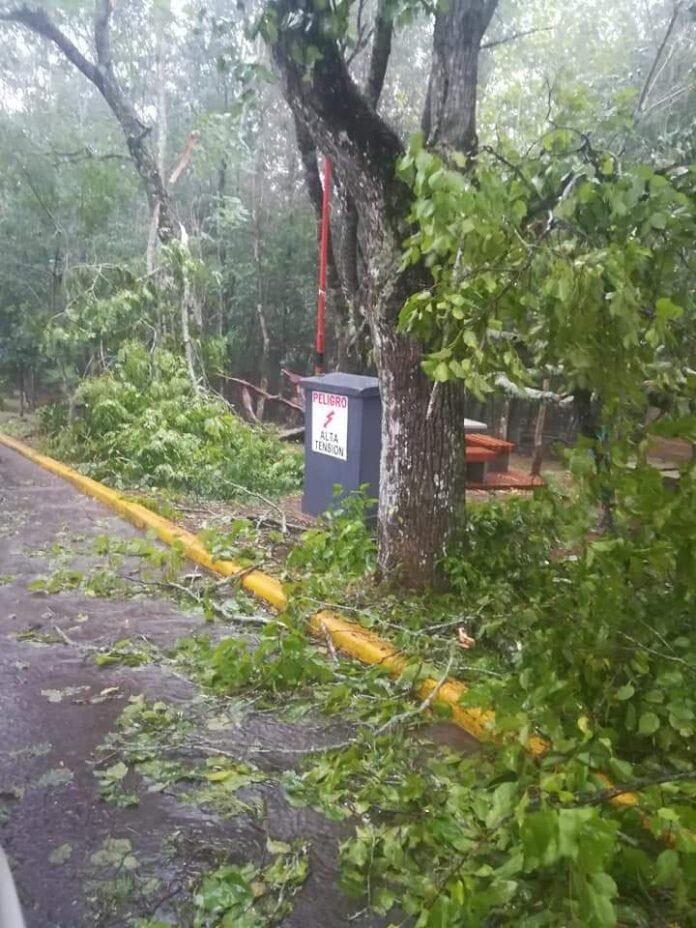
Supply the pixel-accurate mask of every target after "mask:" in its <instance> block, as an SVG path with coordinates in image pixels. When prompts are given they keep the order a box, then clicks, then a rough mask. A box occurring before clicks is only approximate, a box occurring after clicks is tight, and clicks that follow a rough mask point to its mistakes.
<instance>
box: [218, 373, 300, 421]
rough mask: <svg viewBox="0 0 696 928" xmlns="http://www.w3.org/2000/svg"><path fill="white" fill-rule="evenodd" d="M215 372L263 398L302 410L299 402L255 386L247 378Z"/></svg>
mask: <svg viewBox="0 0 696 928" xmlns="http://www.w3.org/2000/svg"><path fill="white" fill-rule="evenodd" d="M216 374H217V376H218V377H222V379H223V380H229V381H230V383H237V384H239V386H240V387H246V389H247V390H251V391H252V392H253V393H256V394H257V395H258V396H263V397H264V399H267V400H275V401H276V402H277V403H283V404H284V405H285V406H289V407H290V409H296V410H297V412H302V413H303V412H304V409H303V408H302V406H300V404H299V403H294V402H293V401H292V400H289V399H286V397H284V396H281V395H280V393H268V392H267V391H266V390H263V389H262V388H261V387H257V386H256V384H253V383H250V382H249V381H248V380H243V379H242V378H241V377H232V376H231V375H230V374H223V373H222V371H216Z"/></svg>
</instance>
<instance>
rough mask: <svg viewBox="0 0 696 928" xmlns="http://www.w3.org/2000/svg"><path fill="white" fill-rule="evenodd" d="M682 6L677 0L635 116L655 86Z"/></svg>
mask: <svg viewBox="0 0 696 928" xmlns="http://www.w3.org/2000/svg"><path fill="white" fill-rule="evenodd" d="M681 6H682V4H681V0H677V2H676V3H675V4H674V9H673V10H672V15H671V17H670V20H669V22H668V23H667V28H666V29H665V34H664V35H663V37H662V41H661V42H660V44H659V46H658V49H657V53H656V54H655V58H654V60H653V63H652V66H651V68H650V70H649V71H648V76H647V77H646V78H645V83H644V84H643V89H642V90H641V92H640V96H639V97H638V103H637V105H636V111H635V116H638V115H639V114H640V113H641V112H642V109H643V105H644V104H645V101H646V100H647V98H648V94H649V93H650V91H651V90H652V88H653V78H654V76H655V72H656V71H657V67H658V65H659V63H660V60H661V58H662V55H663V53H664V50H665V46H666V45H667V42H668V41H669V37H670V36H671V35H672V32H673V31H674V27H675V25H676V23H677V18H678V17H679V13H680V11H681Z"/></svg>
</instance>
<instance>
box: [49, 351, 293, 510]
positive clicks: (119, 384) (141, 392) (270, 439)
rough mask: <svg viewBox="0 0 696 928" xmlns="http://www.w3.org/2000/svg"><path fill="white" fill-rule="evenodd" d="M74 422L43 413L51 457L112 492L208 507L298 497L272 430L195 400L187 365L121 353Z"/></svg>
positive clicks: (79, 396)
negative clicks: (249, 494) (140, 490)
mask: <svg viewBox="0 0 696 928" xmlns="http://www.w3.org/2000/svg"><path fill="white" fill-rule="evenodd" d="M75 404H76V409H77V412H78V414H77V415H76V416H75V417H74V419H73V421H69V418H68V410H67V408H66V407H65V406H61V405H54V406H50V407H46V408H45V409H44V410H42V413H41V424H42V428H43V431H44V434H45V436H46V438H47V442H48V450H49V451H50V452H51V453H53V454H55V455H56V456H57V457H59V458H61V459H63V460H67V461H70V462H72V463H74V464H76V465H77V466H78V467H79V468H80V469H81V470H82V471H84V472H85V473H87V474H89V475H90V476H91V477H94V478H96V479H98V480H104V481H106V482H107V483H110V484H112V485H115V486H118V487H160V488H166V489H172V490H177V491H183V492H187V493H192V494H197V495H200V496H203V497H209V498H214V499H229V498H232V497H234V496H237V495H239V494H240V493H242V494H243V493H244V492H245V491H254V492H258V493H263V494H269V495H280V494H283V493H287V492H291V491H294V490H297V489H298V488H299V486H300V482H301V475H302V461H301V456H300V455H299V454H298V453H297V452H296V451H294V450H293V449H290V448H288V447H287V446H286V445H284V444H283V443H282V442H280V441H279V440H278V438H277V437H276V436H275V435H274V434H273V432H272V431H271V430H270V429H264V428H261V427H257V428H252V427H251V426H250V425H247V424H246V423H244V422H243V421H242V420H241V419H239V418H238V417H237V416H235V415H234V414H232V413H231V412H230V410H229V408H228V407H227V406H226V405H225V404H224V403H223V402H222V401H221V400H218V399H216V398H214V397H211V396H204V395H197V394H196V393H195V392H194V390H193V388H192V386H191V384H190V381H189V380H188V377H187V376H186V371H185V368H184V364H183V361H182V360H181V359H180V358H178V357H176V356H175V355H174V354H172V353H170V352H168V351H165V350H163V349H159V350H156V351H155V352H153V353H150V352H148V351H147V349H146V348H145V347H143V346H142V345H140V344H139V343H136V342H132V343H128V344H126V345H124V346H123V347H122V348H121V350H120V352H119V354H118V360H117V362H116V363H115V365H114V367H113V369H112V370H111V371H110V372H109V373H107V374H104V375H102V376H100V377H95V378H92V379H88V380H85V381H84V382H83V383H82V384H81V386H80V387H79V388H78V390H77V393H76V396H75Z"/></svg>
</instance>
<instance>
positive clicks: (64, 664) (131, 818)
mask: <svg viewBox="0 0 696 928" xmlns="http://www.w3.org/2000/svg"><path fill="white" fill-rule="evenodd" d="M104 534H106V535H108V536H110V537H120V538H129V537H134V536H137V535H138V534H139V533H138V532H137V531H136V530H135V529H133V528H132V527H131V526H129V525H128V524H126V523H125V522H123V521H121V520H120V519H118V518H116V517H115V516H112V515H111V514H110V513H109V512H108V511H107V510H106V509H104V508H102V507H101V506H100V505H99V504H98V503H96V502H94V501H92V500H90V499H88V498H86V497H84V496H82V495H81V494H79V493H78V492H77V491H76V490H75V489H73V488H72V487H71V486H70V485H69V484H67V483H65V482H64V481H62V480H60V479H59V478H57V477H54V476H53V475H51V474H48V473H46V472H45V471H43V470H42V469H41V468H39V467H38V466H36V465H34V464H32V463H31V462H29V461H27V460H25V459H24V458H22V457H21V456H20V455H18V454H16V453H15V452H13V451H11V450H9V449H7V448H4V447H2V446H0V844H2V846H3V847H4V848H5V850H6V852H7V854H8V857H9V858H10V861H11V864H12V868H13V872H14V874H15V879H16V882H17V885H18V890H19V894H20V898H21V901H22V904H23V907H24V910H25V917H26V921H27V928H83V926H91V925H100V926H111V925H114V926H116V925H119V926H120V925H123V926H125V925H130V924H132V923H133V919H134V918H135V917H154V916H155V915H156V916H158V917H164V918H166V917H167V916H168V915H170V914H171V906H172V905H173V903H174V902H175V901H176V900H177V899H178V898H180V896H181V894H183V893H188V892H190V889H191V885H192V879H194V878H195V874H197V873H200V872H203V871H204V870H205V869H206V868H208V867H210V866H211V861H214V862H215V863H216V864H217V863H219V862H220V860H221V859H223V860H224V861H225V862H230V863H235V864H242V863H245V862H247V861H255V862H257V863H260V862H263V861H264V855H265V854H266V851H265V848H266V841H267V838H268V837H269V836H270V837H272V838H274V839H278V840H283V841H289V840H291V839H293V838H302V839H303V840H306V841H309V842H310V843H311V851H310V875H309V878H308V880H307V882H306V884H305V886H304V887H303V889H302V891H301V893H300V895H299V896H298V897H297V899H296V901H295V905H294V909H293V911H292V913H291V914H290V915H289V916H287V917H286V919H285V920H284V922H283V925H284V926H288V928H339V926H348V925H352V926H356V928H366V926H378V925H380V924H383V923H384V922H383V921H382V920H380V919H373V918H371V917H368V916H364V915H363V916H359V917H357V918H354V919H352V920H351V919H350V916H351V914H353V913H354V912H355V910H356V903H355V902H354V901H353V900H348V899H346V898H345V897H344V896H343V894H342V893H341V892H340V890H339V888H338V886H337V877H338V862H337V849H338V843H339V841H340V840H341V839H342V837H343V836H345V835H346V834H347V826H345V825H339V824H336V823H333V822H329V821H328V820H327V819H326V818H324V817H323V816H322V815H320V814H319V813H316V812H313V811H312V810H307V809H293V808H291V807H290V806H289V805H288V804H287V803H286V801H285V799H284V797H283V794H282V792H281V790H280V788H279V787H278V786H277V785H276V784H271V785H268V786H265V787H264V795H263V799H264V802H265V804H266V809H267V814H266V815H265V816H264V817H263V819H262V820H259V819H258V818H254V817H253V816H251V815H246V814H243V815H239V816H237V817H235V818H224V817H221V816H219V815H217V814H215V813H212V812H210V811H204V810H202V809H201V808H199V807H197V806H194V805H191V804H185V803H182V802H181V801H179V800H178V798H177V797H176V795H167V794H165V793H161V792H147V791H145V790H143V791H142V792H141V793H140V802H139V804H138V805H137V806H136V807H134V808H117V807H115V806H113V805H110V804H108V803H105V802H103V801H101V800H100V798H99V794H98V783H97V781H96V779H95V776H94V766H93V764H94V760H95V751H96V749H97V748H98V746H99V745H100V744H101V743H102V742H103V740H104V738H105V736H106V735H107V734H108V732H109V731H110V730H112V729H113V727H114V723H115V721H116V719H117V717H118V716H119V715H120V713H121V712H122V711H123V709H124V707H125V706H126V705H127V702H128V698H129V697H130V696H134V695H138V694H144V695H145V696H146V697H147V698H148V699H157V700H163V701H165V702H166V703H167V704H170V705H175V706H182V707H186V706H188V705H193V704H195V703H196V700H197V699H198V700H200V696H199V692H198V690H197V688H196V687H195V686H194V685H193V684H191V683H190V682H189V681H187V680H186V679H185V678H183V677H182V676H179V675H176V673H174V672H172V670H171V669H170V668H168V667H166V666H158V665H157V664H149V665H146V666H144V667H124V666H106V667H99V666H97V665H96V664H95V662H94V660H93V659H92V658H93V648H94V646H99V647H104V646H109V645H111V644H113V642H115V641H117V640H119V639H123V638H131V639H134V638H137V636H139V635H145V636H147V638H148V639H149V640H150V641H151V642H152V643H153V644H155V645H156V646H158V647H161V648H166V647H168V646H171V645H172V644H173V643H174V642H175V641H176V640H178V639H179V638H181V637H182V636H186V635H190V634H193V633H196V632H200V631H203V630H207V628H206V627H204V622H203V619H202V617H201V616H200V615H198V614H195V613H187V612H185V611H184V610H182V609H180V608H179V607H177V606H176V605H175V604H173V603H172V602H170V601H168V600H165V599H156V598H126V599H100V598H94V597H90V596H87V595H85V594H83V593H81V592H79V591H67V592H59V593H55V594H52V595H48V594H45V593H37V592H31V591H30V590H29V589H28V586H29V584H31V582H32V581H33V580H35V579H36V578H37V577H40V576H46V575H47V574H50V573H51V571H52V570H53V569H55V566H56V563H60V564H61V565H64V564H69V565H71V566H78V567H79V568H80V569H81V570H83V571H88V570H89V569H90V568H91V567H93V566H94V565H95V564H97V563H98V558H97V556H96V555H94V554H91V553H90V550H89V549H90V542H91V541H92V540H93V539H94V538H95V537H96V536H98V535H104ZM75 547H76V548H77V549H79V550H78V551H77V552H76V553H74V552H73V550H72V549H73V548H75ZM44 639H45V640H44ZM90 649H92V650H90ZM104 691H106V695H104ZM55 693H59V694H60V695H59V697H58V698H57V697H56V696H55ZM337 731H338V729H337V727H336V726H335V725H333V724H332V723H331V722H329V721H320V722H316V721H315V722H314V723H312V724H309V723H303V724H289V723H287V722H283V721H280V720H278V719H275V718H273V717H272V716H270V715H268V714H262V713H258V712H254V711H253V710H252V709H249V711H243V712H242V714H241V716H240V717H239V718H238V720H237V721H236V722H233V723H231V724H230V726H229V728H228V730H227V731H225V732H223V733H222V735H224V738H225V740H224V745H225V748H226V749H227V750H230V751H234V752H237V753H238V754H239V756H240V757H244V756H245V748H249V746H250V745H255V746H259V745H262V746H263V747H264V748H265V749H267V750H268V751H269V753H267V754H265V755H264V757H265V758H266V762H267V763H271V764H273V762H274V758H273V751H272V749H273V748H274V747H276V748H278V747H283V748H286V749H287V748H288V747H293V746H296V747H302V746H306V745H307V743H311V744H315V745H317V746H319V745H321V744H322V743H323V744H327V743H330V742H331V741H333V740H335V738H336V736H337ZM222 735H221V736H222ZM308 739H311V741H310V740H308ZM219 743H220V744H222V743H223V742H219ZM96 756H97V757H98V755H96ZM286 761H287V755H283V754H280V755H279V757H278V758H275V762H276V768H275V769H276V770H277V769H278V764H280V765H282V764H285V763H286ZM107 838H127V839H128V840H129V841H130V842H131V844H132V847H133V853H134V854H135V855H136V857H137V860H138V866H139V869H138V871H137V873H138V880H139V885H140V883H141V882H142V884H146V883H147V880H148V879H152V880H153V881H154V882H153V885H155V886H156V889H155V890H152V891H149V892H148V893H147V898H145V894H143V898H142V899H140V898H139V897H137V894H135V896H134V894H132V893H131V894H130V897H129V898H127V899H123V900H119V899H117V898H113V899H111V900H110V901H108V903H104V901H103V899H102V900H101V901H100V902H99V903H98V904H96V903H95V895H96V896H98V895H99V893H98V889H97V890H95V885H96V884H95V880H97V882H98V879H99V874H95V872H94V865H93V862H92V861H91V858H92V855H93V854H94V853H95V851H98V850H99V849H100V848H101V847H102V846H103V842H104V840H105V839H107ZM66 845H68V846H69V849H70V852H69V855H68V856H67V858H66V859H60V858H61V857H66V854H67V851H64V853H63V854H61V853H60V851H59V852H58V854H56V850H57V849H60V848H64V847H65V846H66ZM266 860H267V857H266ZM192 874H193V875H194V876H193V877H192ZM157 906H159V907H157ZM178 924H179V925H180V928H185V925H184V923H183V922H178Z"/></svg>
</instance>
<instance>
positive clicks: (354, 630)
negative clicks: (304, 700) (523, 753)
mask: <svg viewBox="0 0 696 928" xmlns="http://www.w3.org/2000/svg"><path fill="white" fill-rule="evenodd" d="M0 444H3V445H6V446H7V447H8V448H12V450H13V451H16V452H17V453H18V454H21V455H23V456H24V457H25V458H27V459H28V460H30V461H33V462H34V463H35V464H38V465H39V466H40V467H43V468H44V469H45V470H48V471H50V472H51V473H53V474H56V475H57V476H58V477H62V478H63V479H64V480H68V481H69V482H70V483H72V484H73V486H75V487H77V489H78V490H81V491H82V492H83V493H85V494H86V495H87V496H91V497H92V498H93V499H96V500H99V502H101V503H104V504H105V505H106V506H108V507H109V508H110V509H113V510H114V511H115V512H117V513H118V514H119V515H120V516H123V517H124V518H125V519H127V520H128V521H129V522H131V523H132V524H133V525H135V526H137V527H138V528H145V529H148V528H149V529H152V530H153V531H154V532H155V534H156V535H157V537H158V538H160V539H161V540H162V541H164V542H165V543H166V544H168V545H172V546H177V547H179V548H180V549H181V550H182V552H183V554H184V555H185V556H186V557H188V558H189V559H190V560H192V561H195V563H196V564H200V565H201V567H205V568H206V570H210V571H212V572H214V573H217V574H221V575H222V576H224V577H234V576H236V575H238V574H243V576H242V578H241V580H240V583H241V585H242V586H243V587H244V588H245V589H246V590H248V591H249V592H250V593H253V594H254V595H255V596H257V597H258V598H259V599H261V600H263V601H264V602H266V603H268V604H269V605H270V606H272V607H273V608H274V609H275V610H276V611H277V612H282V611H283V610H284V609H285V608H286V607H287V604H288V600H287V596H286V595H285V592H284V590H283V587H282V584H281V583H280V581H279V580H276V579H275V578H274V577H271V576H269V575H268V574H265V573H263V571H260V570H253V571H250V572H249V573H244V571H245V570H247V568H245V567H243V566H242V565H241V564H236V563H235V562H234V561H227V560H215V559H214V558H212V557H211V555H210V554H209V553H208V552H207V551H206V549H205V548H204V546H203V545H202V544H201V542H200V540H199V539H198V538H197V537H196V536H195V535H194V534H193V533H192V532H187V531H186V530H185V529H182V528H179V527H178V526H177V525H175V524H174V523H173V522H170V521H169V520H168V519H165V518H163V517H162V516H159V515H157V513H155V512H152V511H151V510H150V509H147V508H146V507H145V506H142V505H141V504H140V503H135V502H132V501H131V500H128V499H126V498H125V497H124V496H122V494H120V493H118V492H117V491H116V490H112V489H110V488H109V487H106V486H104V484H102V483H99V482H98V481H96V480H92V479H91V478H90V477H85V476H84V474H80V473H78V472H77V471H76V470H73V469H72V468H71V467H68V466H67V465H66V464H62V463H61V462H60V461H56V460H55V459H54V458H50V457H48V456H47V455H45V454H39V452H38V451H34V449H33V448H30V447H29V445H25V444H24V443H23V442H20V441H17V440H16V439H14V438H10V436H9V435H3V434H2V433H0ZM308 624H309V628H310V630H311V631H312V633H313V634H315V635H319V636H321V635H325V634H328V635H329V636H330V637H331V640H332V641H333V643H334V644H335V645H336V647H338V648H340V649H341V650H342V651H344V652H345V653H346V654H349V655H350V656H351V657H355V658H357V659H358V660H361V661H363V662H364V663H366V664H381V665H383V666H384V667H386V668H387V669H388V670H389V672H390V673H391V674H392V675H393V676H399V675H400V674H401V673H402V672H403V671H404V669H405V667H406V665H407V663H408V659H407V657H406V656H405V655H404V654H403V652H402V651H399V650H398V648H395V647H394V646H393V645H391V644H390V643H389V642H388V641H385V640H384V639H383V638H380V637H379V635H377V634H375V633H374V632H372V631H370V630H369V629H366V628H363V627H362V626H360V625H357V624H356V623H354V622H348V621H346V620H345V619H342V618H340V616H337V615H336V614H335V613H333V612H328V611H322V612H317V613H316V614H315V615H313V616H311V617H310V619H309V623H308ZM438 686H439V691H438V693H437V696H436V698H435V702H437V703H439V704H441V705H447V706H449V707H450V709H451V712H452V715H451V718H452V721H453V722H454V723H455V724H456V725H457V726H458V727H459V728H462V729H463V730H464V731H465V732H467V733H468V734H469V735H471V736H472V737H473V738H475V739H476V740H477V741H491V740H492V739H493V738H494V733H493V731H492V728H493V722H494V720H495V713H494V712H493V710H492V709H479V708H476V707H465V706H461V705H460V699H461V697H462V696H463V695H464V693H466V692H467V687H466V684H464V683H461V682H460V681H458V680H446V681H445V682H444V683H442V684H439V683H438V681H437V680H435V679H433V678H432V677H428V678H427V679H425V680H422V681H421V682H420V684H419V687H418V694H419V695H420V696H421V697H422V698H427V697H428V696H429V695H430V694H431V693H432V692H433V690H434V689H436V688H437V687H438ZM525 747H526V750H527V752H528V753H529V754H530V755H531V756H532V757H535V758H540V757H543V756H544V754H546V753H547V751H548V750H549V748H550V747H551V744H550V742H548V741H546V740H545V739H544V738H540V737H538V736H537V735H531V736H530V738H529V740H528V741H527V744H526V746H525ZM597 778H598V779H599V780H600V781H601V782H602V783H603V784H604V786H605V787H606V788H607V789H612V788H613V786H614V784H613V782H612V781H611V780H610V779H609V777H608V776H607V775H606V774H604V773H599V774H597ZM610 802H611V803H612V805H615V806H617V807H622V808H628V807H634V806H637V805H638V802H639V800H638V796H637V795H636V794H635V793H629V792H627V793H620V794H619V795H617V796H614V797H613V798H612V799H611V800H610ZM641 820H642V822H643V824H644V825H645V826H646V827H648V828H649V824H650V823H649V821H648V819H647V817H645V816H642V815H641ZM665 840H666V841H667V843H673V839H672V842H670V837H669V836H668V835H665Z"/></svg>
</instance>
